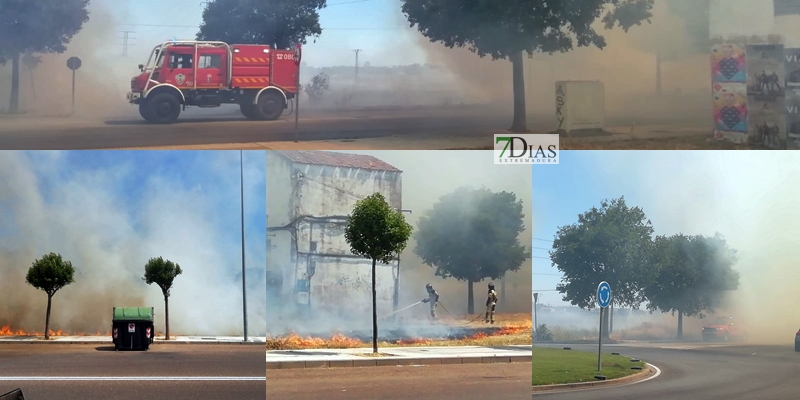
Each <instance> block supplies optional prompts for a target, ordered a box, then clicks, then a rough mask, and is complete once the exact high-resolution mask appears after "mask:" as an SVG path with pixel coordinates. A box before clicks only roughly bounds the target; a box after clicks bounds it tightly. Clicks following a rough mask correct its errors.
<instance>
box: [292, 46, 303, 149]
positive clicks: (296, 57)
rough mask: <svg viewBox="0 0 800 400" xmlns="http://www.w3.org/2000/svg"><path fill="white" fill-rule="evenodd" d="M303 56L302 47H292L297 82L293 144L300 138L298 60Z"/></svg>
mask: <svg viewBox="0 0 800 400" xmlns="http://www.w3.org/2000/svg"><path fill="white" fill-rule="evenodd" d="M302 56H303V46H302V45H301V44H300V43H297V44H295V45H294V65H296V66H297V82H295V92H296V93H295V95H294V142H295V143H297V137H298V136H300V133H299V128H298V126H299V124H300V58H302Z"/></svg>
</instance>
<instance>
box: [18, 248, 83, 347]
mask: <svg viewBox="0 0 800 400" xmlns="http://www.w3.org/2000/svg"><path fill="white" fill-rule="evenodd" d="M74 277H75V268H73V267H72V263H71V262H69V261H67V260H64V259H63V258H61V254H56V253H48V254H45V255H44V256H42V258H41V259H38V260H34V261H33V264H32V265H31V267H30V268H29V269H28V274H27V275H26V276H25V282H27V283H28V284H29V285H31V286H33V287H35V288H37V289H39V290H42V291H44V292H45V293H47V316H46V317H45V322H44V339H45V340H50V310H51V309H52V307H51V305H52V301H53V295H55V294H56V292H58V291H59V290H60V289H61V288H63V287H64V286H67V285H69V284H70V283H73V282H75V279H74Z"/></svg>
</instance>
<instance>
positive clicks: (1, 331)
mask: <svg viewBox="0 0 800 400" xmlns="http://www.w3.org/2000/svg"><path fill="white" fill-rule="evenodd" d="M0 336H44V333H42V332H36V331H26V330H24V329H12V328H11V326H9V325H6V326H3V327H0ZM50 336H111V333H110V332H107V333H105V334H103V333H100V331H98V332H96V333H95V334H91V333H86V332H65V331H63V330H61V329H59V330H55V331H54V330H52V329H51V330H50Z"/></svg>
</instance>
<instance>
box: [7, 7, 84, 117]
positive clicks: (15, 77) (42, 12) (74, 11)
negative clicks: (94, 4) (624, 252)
mask: <svg viewBox="0 0 800 400" xmlns="http://www.w3.org/2000/svg"><path fill="white" fill-rule="evenodd" d="M88 7H89V0H59V1H51V0H0V64H5V62H7V61H8V60H11V99H10V101H9V106H8V111H9V112H12V113H13V112H18V111H19V68H20V55H21V54H23V53H27V52H31V53H58V54H60V53H63V52H64V51H66V50H67V44H69V42H70V41H71V40H72V37H73V36H75V34H76V33H78V32H80V30H81V29H82V28H83V24H84V23H86V21H88V20H89V10H88Z"/></svg>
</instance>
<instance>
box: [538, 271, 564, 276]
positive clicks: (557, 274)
mask: <svg viewBox="0 0 800 400" xmlns="http://www.w3.org/2000/svg"><path fill="white" fill-rule="evenodd" d="M531 275H541V276H563V275H561V274H542V273H538V272H532V273H531Z"/></svg>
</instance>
